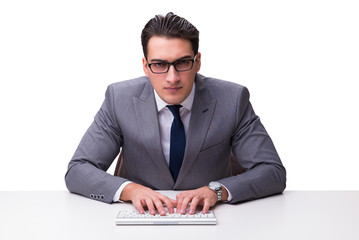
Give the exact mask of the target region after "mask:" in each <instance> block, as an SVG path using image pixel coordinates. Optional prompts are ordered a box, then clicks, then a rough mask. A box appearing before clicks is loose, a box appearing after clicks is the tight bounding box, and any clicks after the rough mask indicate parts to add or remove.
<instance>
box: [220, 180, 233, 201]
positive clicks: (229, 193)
mask: <svg viewBox="0 0 359 240" xmlns="http://www.w3.org/2000/svg"><path fill="white" fill-rule="evenodd" d="M221 185H222V184H221ZM222 187H224V188H225V189H226V190H227V193H228V199H227V201H225V202H230V201H232V199H233V196H232V194H231V192H230V191H229V190H228V188H226V186H224V185H222Z"/></svg>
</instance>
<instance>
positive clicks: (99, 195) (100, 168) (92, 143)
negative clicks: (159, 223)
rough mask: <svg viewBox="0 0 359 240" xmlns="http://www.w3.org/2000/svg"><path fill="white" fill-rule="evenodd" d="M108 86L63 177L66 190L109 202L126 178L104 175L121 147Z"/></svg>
mask: <svg viewBox="0 0 359 240" xmlns="http://www.w3.org/2000/svg"><path fill="white" fill-rule="evenodd" d="M112 99H113V91H112V88H111V86H110V87H109V88H108V89H107V91H106V98H105V101H104V103H103V104H102V106H101V109H100V110H99V112H98V113H97V114H96V116H95V119H94V122H93V123H92V124H91V126H90V127H89V129H88V130H87V132H86V133H85V135H84V136H83V138H82V140H81V142H80V144H79V146H78V148H77V150H76V152H75V154H74V156H73V158H72V159H71V161H70V163H69V165H68V170H67V173H66V176H65V182H66V186H67V188H68V189H69V191H71V192H74V193H78V194H81V195H83V196H85V197H91V198H95V199H97V200H100V201H103V202H107V203H110V202H112V199H113V196H114V194H115V192H116V191H117V189H118V188H119V187H120V185H121V184H122V183H123V182H125V181H126V179H123V178H120V177H115V176H113V175H111V174H108V173H106V170H107V169H108V168H109V166H110V165H111V163H112V161H113V160H114V159H115V157H116V155H117V154H118V152H119V150H120V148H121V146H122V142H123V140H122V133H121V129H120V127H119V126H118V124H116V118H115V116H114V109H113V108H114V107H113V100H112Z"/></svg>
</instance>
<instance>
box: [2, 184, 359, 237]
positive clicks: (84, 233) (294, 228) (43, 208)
mask: <svg viewBox="0 0 359 240" xmlns="http://www.w3.org/2000/svg"><path fill="white" fill-rule="evenodd" d="M120 208H133V206H132V205H131V204H128V203H116V204H105V203H101V202H97V201H94V200H90V199H87V198H84V197H81V196H78V195H75V194H71V193H69V192H65V191H64V192H0V239H1V240H9V239H34V240H41V239H66V240H68V239H78V240H82V239H84V240H92V239H97V240H99V239H106V240H109V239H146V240H147V239H156V240H157V239H167V240H168V239H183V240H190V239H200V240H202V239H204V240H208V239H216V240H222V239H286V240H288V239H290V240H292V239H300V240H308V239H315V240H321V239H325V240H330V239H336V240H338V239H340V240H341V239H343V240H348V239H353V240H354V239H355V240H358V239H359V191H353V192H349V191H339V192H294V191H286V192H284V194H281V195H276V196H272V197H268V198H265V199H260V200H255V201H251V202H246V203H242V204H236V205H229V204H221V205H218V206H216V207H215V208H214V210H215V214H216V216H217V225H212V226H180V225H178V226H116V225H115V217H116V215H117V212H118V210H119V209H120ZM170 235H171V237H169V236H170Z"/></svg>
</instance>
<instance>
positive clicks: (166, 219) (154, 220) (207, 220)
mask: <svg viewBox="0 0 359 240" xmlns="http://www.w3.org/2000/svg"><path fill="white" fill-rule="evenodd" d="M175 212H176V210H175ZM216 223H217V220H216V217H215V215H214V212H213V211H212V210H210V211H208V213H207V214H203V213H202V212H201V211H197V212H196V213H195V214H193V215H190V214H188V213H186V214H179V213H168V212H167V213H166V215H165V216H161V215H159V214H158V213H157V214H156V215H151V214H150V213H149V212H148V211H146V212H145V213H144V214H140V213H139V212H138V211H136V210H121V211H120V212H119V213H118V215H117V217H116V224H117V225H147V224H162V225H172V224H187V225H191V224H216Z"/></svg>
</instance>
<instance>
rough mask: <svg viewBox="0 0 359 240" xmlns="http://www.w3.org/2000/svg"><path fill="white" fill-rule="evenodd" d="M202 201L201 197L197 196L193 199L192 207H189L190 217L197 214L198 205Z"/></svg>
mask: <svg viewBox="0 0 359 240" xmlns="http://www.w3.org/2000/svg"><path fill="white" fill-rule="evenodd" d="M199 201H200V197H199V196H195V197H194V198H193V199H192V202H191V205H190V206H189V210H188V213H189V214H190V215H193V214H194V213H195V212H196V208H197V205H198V203H199Z"/></svg>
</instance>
